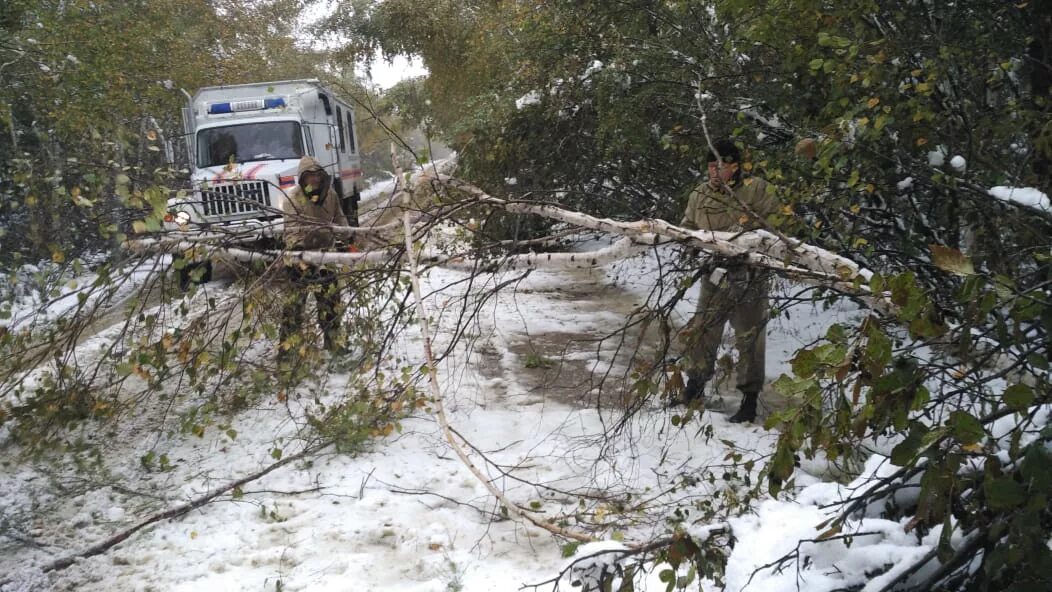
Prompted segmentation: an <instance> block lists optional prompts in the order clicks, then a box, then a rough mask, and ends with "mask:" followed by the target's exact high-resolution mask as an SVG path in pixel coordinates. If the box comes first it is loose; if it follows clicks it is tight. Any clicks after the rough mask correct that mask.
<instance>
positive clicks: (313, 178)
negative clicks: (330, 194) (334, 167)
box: [302, 171, 321, 191]
mask: <svg viewBox="0 0 1052 592" xmlns="http://www.w3.org/2000/svg"><path fill="white" fill-rule="evenodd" d="M302 179H303V188H304V189H305V190H307V191H311V190H315V189H318V188H319V187H321V172H320V171H307V172H306V173H303V177H302Z"/></svg>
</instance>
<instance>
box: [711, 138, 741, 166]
mask: <svg viewBox="0 0 1052 592" xmlns="http://www.w3.org/2000/svg"><path fill="white" fill-rule="evenodd" d="M713 148H715V149H716V152H713V151H712V150H711V149H710V150H709V155H708V157H707V158H706V159H705V162H706V163H710V162H716V153H717V152H718V153H719V155H720V158H722V159H723V162H741V161H742V153H741V150H738V147H737V146H736V145H735V144H734V142H733V141H731V140H728V139H723V140H716V143H715V144H713Z"/></svg>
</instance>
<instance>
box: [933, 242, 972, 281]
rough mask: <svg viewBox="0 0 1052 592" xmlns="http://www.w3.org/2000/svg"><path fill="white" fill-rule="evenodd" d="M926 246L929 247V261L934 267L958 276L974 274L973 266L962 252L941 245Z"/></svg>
mask: <svg viewBox="0 0 1052 592" xmlns="http://www.w3.org/2000/svg"><path fill="white" fill-rule="evenodd" d="M928 246H929V248H931V261H932V263H933V264H935V267H938V268H939V269H941V270H943V271H948V272H950V273H952V274H955V275H959V276H971V275H975V266H974V265H972V260H971V259H969V258H968V257H965V255H964V253H962V252H960V251H958V250H957V249H954V248H952V247H944V246H942V245H928Z"/></svg>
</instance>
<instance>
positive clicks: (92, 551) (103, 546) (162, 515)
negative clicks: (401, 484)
mask: <svg viewBox="0 0 1052 592" xmlns="http://www.w3.org/2000/svg"><path fill="white" fill-rule="evenodd" d="M331 445H332V442H323V443H321V444H316V445H314V446H311V447H308V448H305V449H304V450H302V451H300V452H299V453H297V454H293V455H292V456H286V457H284V458H282V459H281V460H279V461H277V462H276V463H274V464H272V465H269V466H267V467H266V468H265V469H263V470H261V471H257V472H255V473H252V474H251V475H248V476H247V477H242V478H241V479H238V480H236V481H231V482H230V483H227V484H226V485H224V486H223V487H220V488H219V489H216V490H215V491H212V492H211V493H209V494H207V495H204V496H201V497H199V498H197V499H195V500H193V501H190V502H188V503H185V504H182V505H180V506H176V507H174V508H172V509H170V510H165V511H164V512H158V513H156V514H154V515H153V516H150V517H149V518H147V519H146V520H143V521H142V522H139V523H138V524H136V525H135V526H132V527H131V528H127V529H125V530H122V531H120V532H118V533H117V534H115V535H113V536H111V537H110V538H108V539H106V540H104V541H102V542H99V543H96V544H94V545H92V546H90V547H88V548H87V549H85V550H83V551H80V552H78V553H74V554H72V555H67V556H66V557H62V558H60V559H56V560H54V561H52V562H51V563H48V564H46V565H44V566H43V567H41V568H40V571H41V572H43V573H48V572H52V571H61V570H63V569H66V568H67V567H69V566H71V565H73V564H74V563H76V562H77V561H79V560H81V559H87V558H89V557H94V556H96V555H101V554H103V553H105V552H107V551H109V550H110V549H112V548H113V547H115V546H117V545H118V544H120V543H122V542H124V541H126V540H128V538H129V537H131V536H132V535H133V534H135V533H137V532H139V531H140V530H142V529H144V528H146V527H147V526H150V525H151V524H155V523H157V522H160V521H162V520H171V519H173V518H178V517H179V516H182V515H184V514H187V513H189V512H190V511H192V510H195V509H197V508H200V507H202V506H204V505H206V504H208V503H209V502H211V501H212V500H214V499H216V498H217V497H219V496H221V495H223V494H225V493H227V492H229V491H233V490H234V489H237V488H239V487H241V486H242V485H244V484H245V483H250V482H252V481H255V480H256V479H259V478H261V477H263V476H265V475H267V474H269V473H272V472H274V471H276V470H278V469H280V468H281V467H283V466H285V465H287V464H289V463H293V462H296V461H298V460H302V459H304V458H307V457H309V456H311V455H313V454H316V453H317V452H320V451H321V450H324V449H325V448H327V447H329V446H331ZM12 581H13V580H11V579H10V578H6V579H3V580H0V588H3V587H4V586H6V585H8V584H10V583H11V582H12Z"/></svg>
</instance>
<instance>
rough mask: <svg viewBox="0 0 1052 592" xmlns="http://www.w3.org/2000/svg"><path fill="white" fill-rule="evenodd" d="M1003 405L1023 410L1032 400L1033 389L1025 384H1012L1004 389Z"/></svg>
mask: <svg viewBox="0 0 1052 592" xmlns="http://www.w3.org/2000/svg"><path fill="white" fill-rule="evenodd" d="M1004 401H1005V405H1008V406H1009V407H1011V408H1012V409H1015V410H1016V411H1023V410H1025V409H1026V408H1027V407H1030V405H1031V404H1032V403H1033V402H1034V391H1033V389H1031V388H1030V387H1028V386H1027V385H1025V384H1013V385H1012V386H1010V387H1008V389H1006V390H1005V394H1004Z"/></svg>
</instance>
